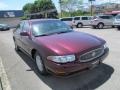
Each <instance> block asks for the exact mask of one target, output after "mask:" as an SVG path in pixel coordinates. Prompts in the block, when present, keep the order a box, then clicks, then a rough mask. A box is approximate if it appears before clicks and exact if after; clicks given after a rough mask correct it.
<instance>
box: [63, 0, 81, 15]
mask: <svg viewBox="0 0 120 90" xmlns="http://www.w3.org/2000/svg"><path fill="white" fill-rule="evenodd" d="M82 4H83V0H61V9H62V11H63V12H69V14H70V16H72V14H74V13H75V12H76V11H77V10H79V9H80V8H81V5H82ZM65 14H66V13H65Z"/></svg>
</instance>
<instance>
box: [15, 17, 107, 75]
mask: <svg viewBox="0 0 120 90" xmlns="http://www.w3.org/2000/svg"><path fill="white" fill-rule="evenodd" d="M13 33H14V34H13V40H14V42H15V49H16V51H19V50H22V51H23V52H25V53H27V54H28V55H29V56H31V57H32V58H33V60H35V62H36V65H37V67H38V70H39V71H40V73H41V74H47V73H48V72H52V73H55V74H57V75H66V74H70V73H73V72H76V71H80V70H83V69H87V68H91V67H95V66H96V65H99V64H100V63H101V62H102V61H103V60H104V59H105V58H106V56H107V55H108V51H109V49H108V47H107V46H106V41H105V40H103V39H100V38H98V37H96V36H93V35H90V34H87V33H82V32H76V31H74V30H72V29H71V28H70V27H69V26H68V25H66V24H65V23H63V22H62V21H60V20H56V19H36V20H35V19H34V20H25V21H22V22H21V23H20V25H19V26H18V27H17V29H16V30H15V31H14V32H13Z"/></svg>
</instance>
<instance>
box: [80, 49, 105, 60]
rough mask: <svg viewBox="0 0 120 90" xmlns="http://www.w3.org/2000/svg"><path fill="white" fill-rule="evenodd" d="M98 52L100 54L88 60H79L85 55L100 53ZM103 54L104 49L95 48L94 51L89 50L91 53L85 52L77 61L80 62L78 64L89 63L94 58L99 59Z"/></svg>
mask: <svg viewBox="0 0 120 90" xmlns="http://www.w3.org/2000/svg"><path fill="white" fill-rule="evenodd" d="M100 50H101V52H100V54H98V55H96V56H93V57H92V58H89V59H81V58H82V57H84V56H85V55H88V54H91V53H94V52H97V51H100ZM103 53H104V47H101V48H97V49H94V50H91V51H89V52H87V53H84V54H82V55H81V56H80V60H79V61H80V62H89V61H92V60H94V59H95V58H98V57H100V56H101V55H102V54H103Z"/></svg>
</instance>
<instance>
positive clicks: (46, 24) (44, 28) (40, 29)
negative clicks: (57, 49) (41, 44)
mask: <svg viewBox="0 0 120 90" xmlns="http://www.w3.org/2000/svg"><path fill="white" fill-rule="evenodd" d="M32 27H33V35H34V36H41V35H50V34H55V33H60V32H64V33H65V32H70V31H72V30H71V28H70V27H69V26H68V25H66V24H65V23H63V22H61V21H59V20H56V21H55V20H54V21H52V20H50V21H41V22H36V23H33V25H32Z"/></svg>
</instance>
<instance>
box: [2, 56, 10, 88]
mask: <svg viewBox="0 0 120 90" xmlns="http://www.w3.org/2000/svg"><path fill="white" fill-rule="evenodd" d="M0 81H1V82H0V84H1V89H2V90H11V87H10V83H9V80H8V77H7V74H6V72H5V69H4V66H3V64H2V59H1V57H0Z"/></svg>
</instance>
